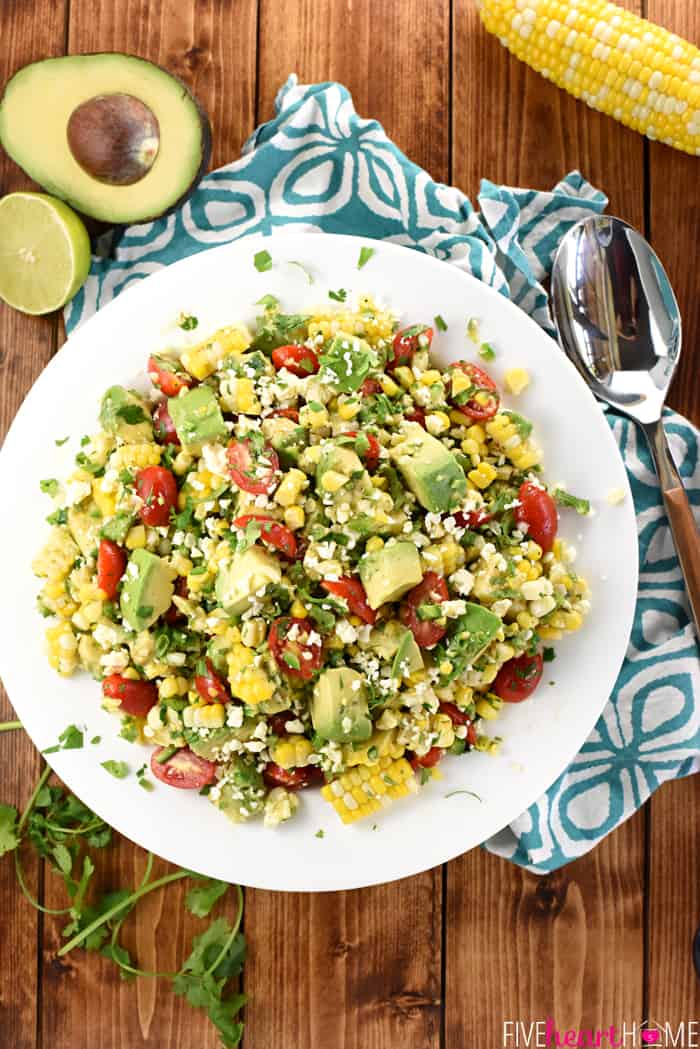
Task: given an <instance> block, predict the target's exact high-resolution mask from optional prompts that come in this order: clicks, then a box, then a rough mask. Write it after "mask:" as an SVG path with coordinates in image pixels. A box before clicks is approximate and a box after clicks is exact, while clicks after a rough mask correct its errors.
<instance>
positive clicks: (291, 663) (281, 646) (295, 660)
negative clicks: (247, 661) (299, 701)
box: [268, 616, 323, 681]
mask: <svg viewBox="0 0 700 1049" xmlns="http://www.w3.org/2000/svg"><path fill="white" fill-rule="evenodd" d="M315 633H316V631H315V630H314V625H313V623H312V622H311V620H310V619H296V618H294V617H293V616H282V617H281V618H280V619H275V621H274V622H273V623H272V626H271V627H270V633H269V635H268V644H269V646H270V651H271V652H272V654H273V656H274V657H275V662H276V663H277V666H278V667H279V668H280V670H281V671H282V673H283V674H286V675H287V676H288V677H296V678H302V679H303V680H304V681H308V680H309V679H310V678H312V677H313V675H314V674H315V672H316V671H317V670H318V669H319V667H320V666H321V663H322V662H323V646H322V644H321V642H320V640H319V641H316V640H314V641H313V642H310V641H309V636H310V635H311V634H315Z"/></svg>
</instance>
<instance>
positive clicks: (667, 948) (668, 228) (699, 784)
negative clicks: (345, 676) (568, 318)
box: [646, 0, 700, 1028]
mask: <svg viewBox="0 0 700 1049" xmlns="http://www.w3.org/2000/svg"><path fill="white" fill-rule="evenodd" d="M646 11H647V17H648V18H650V19H652V20H653V21H655V22H659V23H660V24H662V25H664V26H666V28H668V29H670V30H671V31H672V32H676V33H679V34H681V35H683V36H685V37H686V38H687V39H689V40H691V41H692V42H693V43H695V44H697V45H700V9H698V6H697V4H688V3H686V2H685V0H647V4H646ZM648 151H649V154H648V155H649V183H650V185H649V190H650V197H649V209H648V210H649V230H648V235H649V236H650V238H651V242H652V244H653V245H654V248H655V249H656V251H657V252H658V253H659V256H660V258H661V260H662V262H663V265H664V267H665V268H666V271H667V273H668V275H669V278H670V280H671V283H672V285H673V288H674V290H675V293H676V296H677V298H678V303H679V306H680V309H681V315H682V318H683V351H682V354H681V364H680V367H679V370H678V375H677V377H676V379H675V381H674V384H673V387H672V389H671V396H670V403H671V404H672V406H673V407H674V408H677V409H678V410H679V411H681V412H684V413H685V414H686V415H687V416H688V417H689V418H690V419H692V421H693V422H694V423H695V424H696V425H698V424H700V382H699V381H698V362H699V360H700V277H699V276H698V267H697V265H696V264H695V258H696V255H697V244H698V240H699V239H700V198H699V197H698V169H699V164H700V161H699V160H698V158H697V157H690V156H686V155H685V154H682V153H678V152H677V151H676V150H673V149H669V148H668V147H666V146H662V145H659V144H658V143H650V145H649V146H648ZM699 813H700V777H698V776H694V777H692V778H691V779H688V780H682V781H680V782H677V783H669V784H667V785H666V786H664V787H662V789H661V790H660V791H659V792H658V793H657V794H655V795H654V797H653V798H652V800H651V803H650V819H649V885H648V889H647V891H648V907H647V915H648V941H649V950H648V962H647V964H648V991H647V994H648V1010H647V1011H648V1016H649V1017H650V1018H653V1019H654V1020H656V1021H657V1022H660V1023H664V1022H669V1023H670V1024H671V1025H672V1026H673V1027H674V1028H677V1025H678V1024H680V1023H681V1022H683V1021H686V1022H687V1021H688V1020H689V1019H693V1018H697V1017H698V1016H700V983H699V982H698V980H697V977H696V976H695V973H694V970H693V968H692V964H691V960H690V950H691V943H692V937H693V934H694V932H695V929H696V928H697V926H698V925H699V924H700V878H699V877H698V842H699V841H700V816H699Z"/></svg>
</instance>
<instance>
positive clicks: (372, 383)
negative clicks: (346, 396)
mask: <svg viewBox="0 0 700 1049" xmlns="http://www.w3.org/2000/svg"><path fill="white" fill-rule="evenodd" d="M381 392H382V384H381V383H380V381H379V379H365V381H364V382H363V383H362V386H360V393H361V394H362V396H363V397H374V396H375V394H377V393H381Z"/></svg>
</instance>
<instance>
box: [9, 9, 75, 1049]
mask: <svg viewBox="0 0 700 1049" xmlns="http://www.w3.org/2000/svg"><path fill="white" fill-rule="evenodd" d="M65 18H66V10H65V4H64V2H63V0H57V2H56V3H53V4H52V5H51V7H50V8H47V10H46V11H44V12H43V15H42V17H41V18H37V17H36V15H35V13H34V12H33V11H32V9H31V7H30V5H28V4H26V3H23V2H22V0H7V2H3V3H2V4H0V40H2V47H1V48H0V82H1V83H4V82H5V80H6V79H7V78H8V77H9V76H10V75H11V74H12V73H14V72H15V70H16V69H18V68H19V67H20V66H22V65H24V64H25V63H26V62H31V61H33V60H34V59H37V58H44V57H48V56H50V55H55V54H59V53H60V51H61V48H62V45H63V39H64V33H65ZM30 186H31V184H30V183H29V181H28V180H27V179H26V177H25V176H24V174H23V173H22V172H21V171H20V170H19V168H17V167H16V166H15V165H14V164H13V163H12V162H11V161H10V159H9V157H7V156H6V155H5V154H4V153H3V152H2V151H1V150H0V195H2V194H4V193H9V192H11V191H12V190H16V189H27V188H30ZM56 332H57V328H56V323H55V321H54V320H52V319H49V320H47V319H44V318H32V317H23V316H21V315H20V314H18V313H16V312H14V311H13V310H10V309H8V307H6V306H5V305H4V304H3V303H2V302H0V433H1V434H2V436H3V437H4V435H5V433H6V431H7V429H8V427H9V425H10V423H11V422H12V419H13V418H14V415H15V413H16V411H17V409H18V407H19V405H20V404H21V402H22V399H23V398H24V396H25V395H26V393H27V391H28V390H29V387H30V386H31V384H32V383H33V381H34V379H35V378H36V377H37V375H38V374H39V372H40V371H41V369H42V368H43V367H44V365H45V364H46V363H47V362H48V360H49V358H50V356H51V354H52V353H53V352H54V350H55V347H56ZM14 718H15V714H14V711H13V710H12V707H11V706H10V704H9V702H8V700H7V696H6V694H5V691H4V689H0V721H10V720H14ZM0 772H1V776H0V778H1V779H2V788H3V790H2V801H3V802H6V803H9V804H13V805H16V806H17V807H18V808H19V809H20V811H21V809H22V808H23V806H24V804H25V803H26V801H27V799H28V797H29V794H30V793H31V790H32V787H33V785H34V783H35V781H36V779H37V777H38V775H39V756H38V754H37V752H36V751H35V749H34V747H33V746H32V744H31V743H30V741H29V739H28V737H27V736H25V735H24V733H23V732H6V733H2V734H0ZM26 879H27V885H28V887H29V889H30V891H31V892H32V893H34V895H35V896H37V895H40V894H41V868H40V865H39V864H38V863H37V862H33V861H32V860H31V859H30V858H29V856H28V857H27V862H26ZM0 901H2V904H1V905H2V914H3V918H2V948H1V949H0V954H1V955H2V959H3V963H4V965H3V969H4V971H3V978H2V980H0V1047H1V1049H30V1047H31V1049H34V1047H35V1044H36V1038H37V995H38V992H39V982H38V981H39V967H38V964H37V944H38V939H39V936H40V934H41V928H42V921H41V918H40V917H39V915H38V913H37V912H36V911H35V910H34V908H33V907H31V906H30V905H29V903H28V902H27V901H26V900H25V899H24V898H23V897H22V896H21V895H20V893H19V889H18V888H17V885H16V882H15V872H14V866H13V863H12V860H11V859H10V858H9V857H6V858H5V859H3V860H2V861H0ZM10 977H11V978H10Z"/></svg>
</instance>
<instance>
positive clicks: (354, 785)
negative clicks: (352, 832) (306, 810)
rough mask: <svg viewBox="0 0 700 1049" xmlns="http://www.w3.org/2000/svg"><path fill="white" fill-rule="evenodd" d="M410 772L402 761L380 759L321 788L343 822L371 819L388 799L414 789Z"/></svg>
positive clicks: (408, 792)
mask: <svg viewBox="0 0 700 1049" xmlns="http://www.w3.org/2000/svg"><path fill="white" fill-rule="evenodd" d="M416 789H417V788H416V781H415V778H414V776H413V769H412V768H411V766H410V765H409V763H408V762H407V761H406V759H405V758H399V759H398V760H394V759H392V758H390V757H385V758H382V759H381V760H380V761H379V762H378V763H377V764H376V765H372V766H371V767H367V766H366V765H361V766H359V767H358V768H356V769H353V770H352V772H346V773H344V774H343V775H342V776H339V777H338V779H336V780H333V782H332V783H328V784H326V786H325V787H323V788H322V789H321V795H322V796H323V797H324V798H325V799H326V801H329V802H330V803H331V805H332V806H333V808H334V809H335V811H336V812H337V813H338V815H339V816H340V818H341V820H342V821H343V823H355V822H356V821H357V820H360V819H362V818H363V817H364V816H370V815H371V814H372V813H373V812H376V811H377V809H379V808H381V806H382V805H386V803H387V802H388V801H389V799H392V800H396V799H397V798H403V797H405V796H406V795H407V794H410V793H412V792H414V791H415V790H416Z"/></svg>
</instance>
